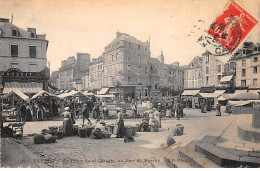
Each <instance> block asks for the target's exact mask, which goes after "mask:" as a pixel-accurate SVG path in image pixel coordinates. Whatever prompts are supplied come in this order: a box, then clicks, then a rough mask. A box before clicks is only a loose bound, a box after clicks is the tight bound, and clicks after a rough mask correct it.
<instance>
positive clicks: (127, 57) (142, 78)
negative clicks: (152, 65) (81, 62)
mask: <svg viewBox="0 0 260 171" xmlns="http://www.w3.org/2000/svg"><path fill="white" fill-rule="evenodd" d="M149 44H150V43H149V42H148V41H147V42H142V41H140V40H137V39H136V38H135V37H133V36H130V35H129V34H126V33H120V32H117V34H116V38H115V39H114V40H113V41H112V42H111V43H109V44H108V45H107V46H106V47H105V51H104V52H103V54H102V56H103V58H104V59H103V60H104V66H103V67H104V74H103V87H113V86H120V91H121V92H120V97H121V98H123V99H126V98H128V97H130V98H135V95H137V96H138V97H139V96H147V95H148V85H149V63H148V61H149V58H150V45H149Z"/></svg>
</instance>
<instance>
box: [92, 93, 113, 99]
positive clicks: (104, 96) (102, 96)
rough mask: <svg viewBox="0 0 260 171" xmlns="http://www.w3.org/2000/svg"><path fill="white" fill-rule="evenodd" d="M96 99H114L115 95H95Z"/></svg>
mask: <svg viewBox="0 0 260 171" xmlns="http://www.w3.org/2000/svg"><path fill="white" fill-rule="evenodd" d="M95 96H96V97H100V98H114V97H115V95H114V94H104V95H95Z"/></svg>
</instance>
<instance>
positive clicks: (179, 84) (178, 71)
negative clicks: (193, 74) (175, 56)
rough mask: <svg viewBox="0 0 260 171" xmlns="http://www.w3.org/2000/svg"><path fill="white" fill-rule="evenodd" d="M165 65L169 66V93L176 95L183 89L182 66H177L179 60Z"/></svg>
mask: <svg viewBox="0 0 260 171" xmlns="http://www.w3.org/2000/svg"><path fill="white" fill-rule="evenodd" d="M166 66H167V67H168V68H169V79H168V84H169V89H170V90H169V94H170V95H177V94H179V93H180V92H181V91H182V90H183V89H184V67H185V66H179V62H175V63H172V64H170V65H167V64H166Z"/></svg>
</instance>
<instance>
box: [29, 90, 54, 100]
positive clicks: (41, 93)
mask: <svg viewBox="0 0 260 171" xmlns="http://www.w3.org/2000/svg"><path fill="white" fill-rule="evenodd" d="M46 95H47V96H51V97H57V96H56V95H55V94H52V93H49V92H47V91H44V90H42V91H40V92H39V93H37V94H35V95H34V96H32V98H31V99H35V98H37V97H40V96H46Z"/></svg>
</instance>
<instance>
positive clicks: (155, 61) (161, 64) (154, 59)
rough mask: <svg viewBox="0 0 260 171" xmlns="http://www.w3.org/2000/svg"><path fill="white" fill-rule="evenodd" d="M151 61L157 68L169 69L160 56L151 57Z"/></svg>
mask: <svg viewBox="0 0 260 171" xmlns="http://www.w3.org/2000/svg"><path fill="white" fill-rule="evenodd" d="M150 62H151V63H152V64H153V65H154V66H155V67H157V68H159V69H165V70H168V69H169V68H168V67H167V66H166V65H165V64H163V63H161V62H160V60H159V59H158V58H150Z"/></svg>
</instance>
